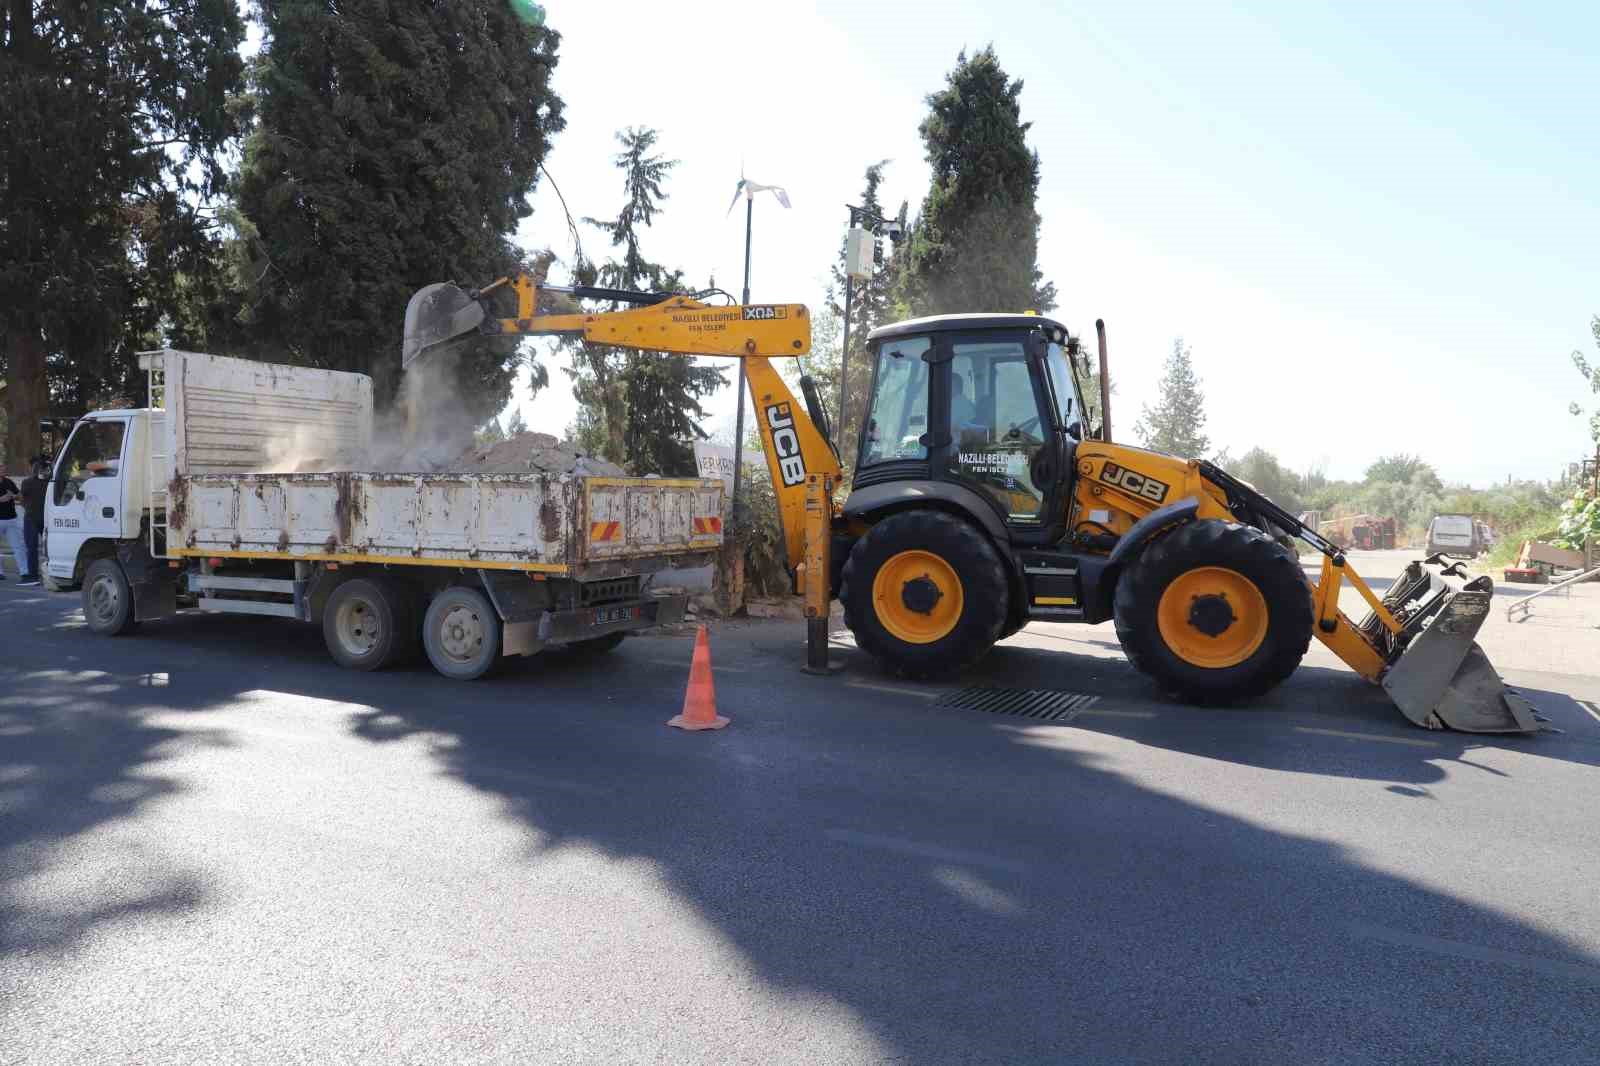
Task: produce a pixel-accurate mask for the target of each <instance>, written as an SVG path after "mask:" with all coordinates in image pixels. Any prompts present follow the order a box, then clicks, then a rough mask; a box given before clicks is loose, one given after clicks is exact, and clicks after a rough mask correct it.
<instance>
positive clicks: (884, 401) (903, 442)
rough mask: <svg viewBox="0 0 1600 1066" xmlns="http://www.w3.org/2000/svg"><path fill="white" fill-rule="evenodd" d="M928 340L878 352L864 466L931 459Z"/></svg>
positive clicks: (900, 342)
mask: <svg viewBox="0 0 1600 1066" xmlns="http://www.w3.org/2000/svg"><path fill="white" fill-rule="evenodd" d="M930 343H931V342H930V341H929V339H928V338H927V337H907V338H906V339H904V340H898V341H886V342H884V343H883V344H882V345H880V346H879V348H878V365H877V370H876V372H875V373H874V374H873V376H872V403H871V406H870V407H869V408H868V411H867V425H866V433H865V436H864V439H863V440H862V442H861V465H862V466H871V465H872V464H873V463H885V462H890V461H892V460H895V459H926V458H927V457H928V446H927V445H926V444H924V443H923V441H924V440H925V438H926V435H927V432H928V364H927V363H926V362H924V361H923V358H922V357H923V355H924V353H926V352H927V350H928V346H929V344H930Z"/></svg>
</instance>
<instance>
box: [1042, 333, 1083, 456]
mask: <svg viewBox="0 0 1600 1066" xmlns="http://www.w3.org/2000/svg"><path fill="white" fill-rule="evenodd" d="M1045 363H1046V365H1047V366H1049V368H1050V387H1051V391H1053V392H1054V393H1055V400H1056V417H1057V418H1058V419H1060V422H1061V428H1062V429H1068V428H1070V427H1072V426H1074V425H1076V426H1077V427H1078V439H1079V440H1082V439H1083V437H1084V436H1086V435H1087V433H1088V426H1087V425H1085V423H1084V417H1085V416H1084V410H1083V397H1081V396H1079V395H1078V382H1077V379H1076V378H1074V377H1073V376H1072V366H1071V364H1070V363H1068V362H1067V353H1066V349H1064V348H1063V347H1062V346H1061V345H1059V344H1057V343H1056V342H1055V341H1051V342H1050V347H1049V350H1048V352H1047V354H1046V356H1045Z"/></svg>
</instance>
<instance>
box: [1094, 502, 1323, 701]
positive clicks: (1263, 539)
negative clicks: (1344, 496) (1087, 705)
mask: <svg viewBox="0 0 1600 1066" xmlns="http://www.w3.org/2000/svg"><path fill="white" fill-rule="evenodd" d="M1114 612H1115V617H1116V626H1117V639H1118V640H1120V641H1121V642H1122V649H1123V651H1124V652H1125V653H1126V654H1127V656H1128V661H1129V662H1131V663H1132V664H1133V665H1134V667H1135V668H1137V669H1138V670H1139V671H1140V672H1142V673H1144V674H1146V675H1148V676H1150V677H1152V678H1154V679H1155V680H1156V682H1157V683H1158V684H1160V685H1161V686H1162V687H1163V688H1166V689H1168V690H1170V691H1172V692H1174V693H1177V694H1178V695H1179V696H1181V697H1182V698H1184V699H1186V700H1189V701H1191V702H1194V703H1206V704H1218V703H1237V702H1241V701H1244V700H1249V699H1254V698H1255V697H1257V696H1259V695H1261V694H1262V693H1264V692H1266V691H1267V690H1268V689H1270V688H1272V687H1273V686H1275V685H1277V684H1278V683H1279V682H1281V681H1283V680H1284V679H1285V678H1287V677H1288V676H1289V675H1290V674H1292V673H1294V670H1295V667H1297V666H1299V665H1300V660H1301V659H1302V658H1303V657H1304V656H1305V653H1306V648H1307V647H1308V646H1309V645H1310V643H1311V626H1312V621H1313V618H1312V613H1313V612H1312V609H1311V590H1310V586H1309V585H1308V584H1307V583H1306V578H1305V574H1304V572H1303V571H1302V570H1301V569H1300V563H1299V560H1298V559H1297V558H1296V557H1295V556H1293V555H1291V554H1290V553H1289V552H1287V551H1285V550H1284V548H1283V547H1282V545H1280V544H1277V543H1276V542H1274V541H1273V539H1272V538H1271V537H1269V536H1267V535H1266V534H1265V533H1262V532H1261V531H1260V530H1258V529H1253V528H1251V527H1249V526H1243V525H1239V524H1237V523H1234V522H1219V521H1214V520H1211V519H1205V520H1201V521H1197V522H1190V523H1188V524H1186V525H1183V526H1180V527H1179V528H1178V529H1176V530H1174V531H1173V532H1171V533H1169V534H1167V535H1166V536H1164V537H1162V538H1161V539H1160V540H1157V541H1156V542H1155V543H1154V544H1152V545H1151V546H1150V547H1149V548H1146V549H1145V551H1144V554H1143V555H1141V556H1140V558H1139V559H1138V560H1137V561H1136V562H1135V563H1134V564H1133V566H1132V567H1131V568H1130V569H1129V570H1127V571H1125V572H1124V573H1123V575H1122V578H1121V580H1120V581H1118V582H1117V591H1116V598H1115V603H1114Z"/></svg>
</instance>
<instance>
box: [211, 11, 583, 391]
mask: <svg viewBox="0 0 1600 1066" xmlns="http://www.w3.org/2000/svg"><path fill="white" fill-rule="evenodd" d="M257 7H258V12H259V16H260V19H261V22H262V26H263V29H264V31H265V39H264V41H263V44H262V50H261V54H260V56H259V57H258V58H257V61H256V63H255V65H254V68H253V70H252V73H251V85H252V98H251V102H252V107H253V113H254V116H255V119H256V124H255V127H254V129H253V131H252V132H251V134H250V136H249V138H248V140H247V141H246V143H245V147H244V160H243V164H242V167H241V170H240V176H239V190H238V205H239V208H240V211H241V213H242V216H243V224H242V225H241V228H240V231H239V234H238V240H237V242H236V244H235V251H236V256H237V259H236V263H237V267H238V271H239V277H240V279H241V281H242V282H243V283H244V285H245V290H246V291H245V306H244V308H243V310H242V312H241V314H240V319H241V322H242V323H243V325H244V326H245V327H246V329H247V331H248V334H249V336H250V337H251V339H252V341H253V347H254V350H255V352H256V354H259V355H264V356H271V357H273V358H285V359H288V360H290V361H293V362H298V363H306V364H309V365H314V366H323V367H329V368H333V369H339V370H354V371H360V372H362V373H367V374H371V375H372V376H373V378H374V381H375V384H376V387H377V392H378V395H379V396H380V398H382V397H387V396H390V395H392V394H393V392H394V390H395V388H396V386H397V383H398V375H399V370H400V361H399V354H398V353H399V351H400V338H401V331H402V323H403V315H404V312H405V308H406V303H407V301H408V300H409V299H410V297H411V295H412V293H414V292H415V291H416V290H417V289H419V288H421V287H422V286H424V285H427V284H429V283H432V282H436V281H448V280H455V281H458V282H460V283H462V284H464V285H480V284H483V283H485V282H487V281H489V280H492V279H494V278H496V277H500V276H502V275H505V274H508V273H511V272H514V271H515V270H516V269H517V268H518V266H519V265H521V264H520V256H519V254H518V251H517V249H516V247H515V245H514V244H513V243H512V237H513V236H514V234H515V233H516V229H517V224H518V222H519V221H520V220H521V219H522V218H524V217H525V216H527V215H528V214H529V212H530V210H531V208H530V207H529V205H528V201H527V196H528V194H529V193H530V192H531V191H532V190H533V188H534V185H535V183H536V181H537V180H538V175H539V166H540V163H541V161H542V160H543V159H544V157H545V154H546V153H547V152H548V150H549V146H550V138H551V137H552V136H553V135H554V134H555V133H557V132H559V131H560V130H561V128H562V126H563V125H564V122H563V120H562V117H561V116H562V104H561V101H560V99H559V98H558V97H557V96H556V94H555V92H554V91H553V90H552V89H551V87H550V76H551V71H552V70H553V68H554V67H555V64H556V48H557V45H558V43H559V40H560V38H559V35H557V34H556V33H554V32H552V31H550V30H548V29H546V28H544V27H543V26H542V25H534V24H530V23H527V22H524V21H523V20H521V19H519V18H517V17H516V16H515V15H514V13H513V12H512V10H511V8H510V7H508V5H506V4H505V3H504V2H502V0H456V2H454V3H450V4H440V3H434V2H429V0H345V2H344V3H341V4H338V5H329V4H327V3H324V2H321V0H259V2H258V5H257ZM516 366H517V357H516V344H515V342H514V341H513V340H496V341H479V342H477V343H476V344H475V345H474V346H472V347H471V348H469V349H467V350H466V351H465V352H463V354H462V355H461V356H460V358H459V360H458V362H457V363H456V365H455V368H454V371H453V376H454V378H455V381H454V384H455V386H456V389H455V393H456V395H458V396H460V397H461V398H462V399H463V401H464V402H465V404H466V406H467V408H468V410H469V412H470V413H472V414H474V415H476V416H477V417H478V418H479V419H481V418H484V417H487V416H488V415H490V414H492V413H494V412H496V411H498V410H500V409H501V408H502V407H504V405H505V403H506V400H507V398H508V397H509V395H510V390H511V383H512V379H513V377H514V374H515V370H516ZM540 384H542V373H541V372H540V368H539V367H538V366H537V365H535V378H534V386H535V387H536V388H537V387H538V386H539V385H540Z"/></svg>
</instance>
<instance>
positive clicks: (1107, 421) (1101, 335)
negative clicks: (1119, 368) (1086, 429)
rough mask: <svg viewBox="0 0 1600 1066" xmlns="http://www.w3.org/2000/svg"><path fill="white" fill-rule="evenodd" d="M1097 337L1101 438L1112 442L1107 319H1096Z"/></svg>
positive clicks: (1095, 329)
mask: <svg viewBox="0 0 1600 1066" xmlns="http://www.w3.org/2000/svg"><path fill="white" fill-rule="evenodd" d="M1094 333H1095V338H1096V339H1097V340H1099V342H1100V439H1101V440H1103V441H1105V442H1106V443H1107V444H1110V443H1111V364H1110V363H1109V362H1108V361H1107V360H1106V320H1105V319H1103V318H1097V319H1095V320H1094Z"/></svg>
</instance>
